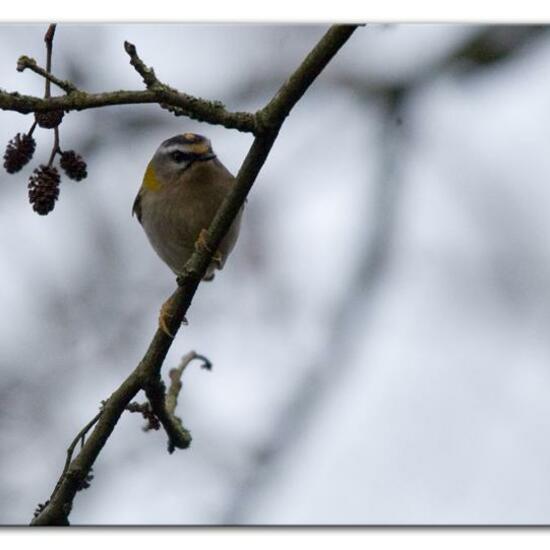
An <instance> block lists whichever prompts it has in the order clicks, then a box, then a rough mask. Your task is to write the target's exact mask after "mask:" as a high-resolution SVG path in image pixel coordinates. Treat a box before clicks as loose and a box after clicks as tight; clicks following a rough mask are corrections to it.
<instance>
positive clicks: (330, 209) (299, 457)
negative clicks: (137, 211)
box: [0, 24, 550, 524]
mask: <svg viewBox="0 0 550 550" xmlns="http://www.w3.org/2000/svg"><path fill="white" fill-rule="evenodd" d="M45 29H46V26H45V25H24V26H23V25H19V26H18V25H9V26H2V27H0V45H1V48H0V64H1V65H0V75H1V79H0V86H1V87H2V88H4V89H7V90H18V91H20V92H25V93H33V94H38V95H40V94H41V93H42V91H43V82H42V81H41V79H40V78H39V77H38V76H36V75H34V74H32V73H30V72H26V73H23V74H21V73H17V72H16V71H15V63H16V60H17V58H18V56H19V55H21V54H28V55H31V56H33V57H36V58H37V59H38V60H39V61H40V62H41V63H43V61H44V46H43V34H44V31H45ZM325 29H326V27H325V26H290V25H287V26H261V25H258V26H238V25H221V26H216V25H206V26H202V25H193V26H191V25H165V26H160V25H99V26H95V25H86V26H82V25H66V24H62V25H60V26H59V27H58V29H57V33H56V37H55V53H54V67H53V71H54V72H55V73H56V74H57V75H59V76H60V77H62V78H70V79H72V80H74V82H75V83H76V84H77V85H78V86H79V87H81V88H83V89H86V90H92V91H103V90H110V89H118V88H132V89H139V88H141V87H142V82H141V80H140V78H139V76H138V75H137V74H136V73H135V71H134V70H133V69H132V68H131V67H130V66H129V64H128V58H127V56H126V54H125V53H124V51H123V48H122V43H123V41H124V40H130V41H131V42H134V43H135V44H136V45H137V47H138V51H139V52H140V54H141V55H142V57H143V59H144V60H145V62H146V63H148V64H150V65H153V66H154V68H155V70H156V72H157V75H158V76H159V77H160V78H161V79H163V80H165V81H166V82H168V83H169V84H171V85H172V86H175V87H178V88H179V89H181V90H184V91H186V92H189V93H192V94H197V95H200V96H204V97H206V98H211V99H220V100H223V101H224V102H225V103H226V104H227V106H228V108H230V109H232V110H254V109H256V108H258V107H260V106H262V105H263V104H264V103H265V102H266V101H267V100H268V99H269V98H270V97H271V96H272V95H273V93H274V92H275V91H276V89H277V88H278V86H279V85H280V83H281V82H282V81H283V80H284V79H285V78H286V76H287V75H288V74H289V73H290V72H291V71H292V70H293V69H294V68H295V67H296V66H297V64H298V63H299V62H300V61H301V59H302V58H303V56H304V55H305V53H306V52H307V51H308V50H309V49H310V48H311V46H312V45H313V44H315V42H316V41H317V40H318V39H319V38H320V36H321V35H322V33H323V32H324V31H325ZM480 37H481V38H482V40H481V42H480V41H479V38H480ZM483 40H484V41H485V42H483ZM477 42H480V43H481V44H482V47H481V48H480V47H478V48H477V49H476V48H475V47H472V44H473V45H474V46H475V44H476V43H477ZM491 48H494V49H495V51H496V52H498V51H499V48H500V49H501V50H502V51H503V52H504V53H503V57H502V59H500V60H495V59H493V58H491V57H490V56H487V55H486V54H487V53H488V52H490V51H491ZM0 116H1V117H2V128H1V132H0V138H1V140H0V141H1V142H2V143H3V144H5V143H7V141H8V140H9V139H10V138H12V137H13V136H14V135H15V133H17V132H18V131H21V132H22V131H25V130H27V129H28V127H29V126H30V124H31V117H29V116H26V117H24V116H22V115H18V114H14V113H4V112H2V113H0ZM183 131H195V132H199V133H203V134H206V135H208V136H209V137H210V138H211V139H212V142H213V145H214V148H215V150H216V151H217V153H218V154H219V156H220V158H221V159H222V161H223V162H224V163H225V164H226V165H227V166H228V168H229V169H230V170H232V171H234V172H235V171H236V170H237V169H238V167H239V165H240V162H241V160H242V158H243V156H244V154H245V153H246V151H247V149H248V147H249V145H250V143H251V137H250V136H249V135H245V134H240V133H238V132H236V131H229V130H225V129H223V128H218V127H210V126H208V125H205V124H199V123H196V122H191V121H188V120H186V119H183V118H175V117H173V116H172V115H171V114H169V113H167V112H165V111H162V110H161V109H160V108H159V107H157V106H131V107H116V108H107V109H100V110H95V111H86V112H82V113H70V114H69V115H68V116H66V118H65V120H64V122H63V125H62V129H61V132H62V146H63V147H65V148H69V149H70V148H74V149H76V150H78V151H80V152H82V153H83V154H84V155H85V157H86V159H87V161H88V168H89V169H88V171H89V177H88V179H87V180H84V181H83V182H80V183H76V182H72V181H70V180H67V179H64V180H63V184H62V189H61V197H60V200H59V202H58V203H57V206H56V208H55V210H54V212H53V213H51V214H50V215H49V216H47V217H45V218H44V217H40V216H37V215H36V214H35V213H34V212H33V211H32V210H31V208H30V206H29V204H28V202H27V191H26V181H27V178H28V176H29V174H30V172H31V170H32V168H33V167H34V166H35V165H36V164H37V163H39V162H44V161H45V160H46V159H47V156H48V154H49V149H50V147H51V139H52V134H51V132H47V131H45V130H38V131H37V133H36V137H37V140H38V143H39V147H38V151H37V154H36V156H35V159H34V160H33V165H32V166H27V167H26V168H25V169H24V170H23V171H22V172H21V173H19V174H17V175H14V176H9V175H7V174H6V173H5V172H4V171H2V175H0V311H1V314H0V329H1V330H0V373H1V383H0V522H1V523H2V524H13V523H15V524H20V523H23V524H25V523H28V522H29V521H30V519H31V518H32V512H33V509H34V508H35V506H36V504H37V503H38V502H43V501H44V500H45V499H46V498H47V497H48V496H49V494H50V492H51V490H52V488H53V485H54V484H55V481H56V480H57V477H58V475H59V473H60V470H61V467H62V465H63V462H64V459H65V449H66V447H67V445H68V443H69V442H70V440H71V439H72V437H73V436H74V435H75V434H76V432H77V431H78V430H79V429H80V428H81V427H82V426H83V425H84V424H85V423H86V422H87V421H88V420H89V419H90V418H91V417H92V416H93V415H94V414H95V413H96V412H97V409H98V406H99V403H100V401H101V400H102V399H105V398H106V397H107V396H108V395H109V394H110V393H111V392H112V390H113V389H114V388H115V387H116V386H117V385H118V384H119V382H120V381H121V380H122V379H123V378H124V377H125V376H126V374H127V373H128V372H129V371H130V370H131V369H132V368H133V367H134V366H135V365H136V363H137V362H138V361H139V359H140V357H141V356H142V354H143V352H144V350H145V349H146V346H147V344H148V342H149V340H150V338H151V336H152V334H153V331H154V329H155V326H156V321H157V314H158V308H159V306H160V304H161V303H162V302H163V300H164V299H165V298H166V297H167V296H168V295H169V294H170V292H171V291H172V289H173V288H174V281H173V277H172V275H171V273H170V271H169V270H168V269H167V268H166V267H165V266H164V265H163V264H162V263H161V262H160V260H158V259H157V257H156V256H155V254H154V252H153V251H152V250H151V249H150V247H149V245H148V243H147V241H146V238H145V236H144V234H143V232H142V230H141V228H140V227H139V224H138V223H137V222H136V221H135V219H132V218H131V217H130V210H131V205H132V202H133V199H134V196H135V194H136V192H137V189H138V187H139V185H140V180H141V177H142V174H143V171H144V168H145V166H146V164H147V162H148V160H149V158H150V157H151V155H152V153H153V152H154V150H155V149H156V147H157V146H158V144H159V143H160V142H161V141H162V140H163V139H165V138H167V137H170V136H172V135H175V134H177V133H181V132H183ZM549 150H550V33H548V32H547V31H546V29H536V28H532V29H526V28H510V27H507V28H498V27H489V28H486V27H477V26H459V25H371V26H368V27H366V28H363V29H360V30H358V31H357V32H356V33H355V35H354V36H353V37H352V38H351V40H350V41H349V43H348V44H347V45H346V46H345V47H344V49H343V50H342V51H341V52H340V53H339V54H338V56H337V57H336V58H335V59H334V61H333V62H332V63H331V65H330V67H329V68H328V69H327V71H326V72H324V73H323V74H322V76H321V77H320V78H319V80H318V81H317V82H316V83H315V85H314V86H313V87H312V88H311V90H310V91H309V92H308V93H307V95H306V96H305V97H304V98H303V100H302V101H301V102H300V103H299V104H298V106H297V107H296V109H295V111H294V112H293V113H292V116H291V117H290V119H289V120H288V121H287V123H286V124H285V126H284V128H283V130H282V132H281V134H280V137H279V139H278V141H277V143H276V145H275V147H274V149H273V152H272V154H271V155H270V157H269V159H268V162H267V163H266V165H265V167H264V169H263V170H262V172H261V176H260V178H259V180H258V182H257V185H256V186H255V187H254V190H253V192H252V194H251V196H250V198H249V202H248V206H247V211H246V216H245V220H244V225H243V229H242V233H241V235H242V236H241V239H240V242H239V244H238V246H237V248H236V250H235V252H234V254H233V256H232V257H231V258H230V261H229V262H228V264H227V267H226V270H225V271H224V272H223V273H222V274H221V276H219V277H218V278H217V279H216V281H215V282H214V283H213V284H210V285H206V284H205V285H201V287H200V289H199V292H198V294H197V296H196V298H195V302H194V304H193V307H192V309H191V311H190V313H189V316H188V317H189V321H190V325H189V327H186V328H185V329H184V330H183V331H182V332H181V333H180V335H179V336H178V338H177V340H176V342H175V344H174V345H173V347H172V350H171V352H170V354H169V357H168V359H167V361H166V367H167V368H168V367H170V366H174V365H176V364H177V363H178V360H179V357H180V356H181V355H183V354H184V353H185V352H187V351H188V350H190V349H195V350H197V351H199V352H201V353H204V354H205V355H207V356H208V357H210V359H211V360H212V361H213V363H214V370H213V372H212V373H207V372H204V371H201V370H200V369H199V368H198V367H197V366H195V368H193V367H192V368H190V369H189V371H188V372H187V373H186V374H185V378H184V388H183V391H182V395H181V399H180V407H179V412H180V413H181V415H182V417H183V419H184V422H185V424H186V425H187V426H188V427H189V429H190V430H191V431H192V434H193V436H194V441H193V444H192V447H191V448H190V449H189V450H187V451H184V452H176V453H175V454H173V455H171V456H170V455H168V453H167V452H166V450H165V445H166V437H165V435H164V434H163V433H162V432H155V433H148V434H144V433H142V432H141V430H140V428H141V426H142V424H143V422H142V420H141V419H140V418H139V417H138V416H137V415H130V414H127V415H125V416H124V417H123V418H122V420H121V422H120V423H119V425H118V426H117V429H116V430H115V432H114V434H113V436H112V437H111V439H110V440H109V443H108V445H107V447H106V448H105V450H104V451H103V452H102V454H101V456H100V458H99V460H98V462H97V464H96V467H95V475H96V478H95V480H94V482H93V484H92V486H91V488H90V489H89V490H87V491H85V492H83V493H80V494H79V495H78V496H77V499H76V501H75V508H74V511H73V513H72V515H71V521H72V522H73V523H74V524H220V523H243V524H258V523H260V524H281V523H282V524H304V523H308V524H309V523H315V524H327V523H330V524H350V523H369V524H372V523H383V524H387V523H392V524H394V523H407V524H410V523H436V524H437V523H546V522H547V521H548V517H549V514H550V491H549V489H550V470H549V462H550V444H549V442H548V433H549V428H550V400H549V398H548V397H549V393H550V338H549V332H550V292H549V290H548V289H549V281H550V246H549V245H548V243H549V237H550V218H549V216H548V210H549V205H550V186H549V177H548V176H549V174H550V155H549Z"/></svg>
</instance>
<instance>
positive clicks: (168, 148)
mask: <svg viewBox="0 0 550 550" xmlns="http://www.w3.org/2000/svg"><path fill="white" fill-rule="evenodd" d="M215 158H216V155H215V154H214V152H213V151H212V145H211V143H210V140H209V139H208V138H206V137H204V136H201V135H199V134H192V133H186V134H180V135H177V136H174V137H172V138H170V139H167V140H165V141H163V142H162V143H161V144H160V146H159V148H158V149H157V150H156V152H155V154H154V155H153V158H152V160H151V162H150V163H149V164H148V166H147V170H146V171H145V175H144V177H143V187H144V188H145V189H147V190H150V191H155V190H158V189H159V188H161V187H162V186H164V185H171V184H173V183H176V182H177V180H178V178H179V177H180V176H181V175H182V174H183V173H184V172H185V171H187V170H188V169H189V168H191V166H193V164H195V163H201V162H205V161H209V160H212V159H215Z"/></svg>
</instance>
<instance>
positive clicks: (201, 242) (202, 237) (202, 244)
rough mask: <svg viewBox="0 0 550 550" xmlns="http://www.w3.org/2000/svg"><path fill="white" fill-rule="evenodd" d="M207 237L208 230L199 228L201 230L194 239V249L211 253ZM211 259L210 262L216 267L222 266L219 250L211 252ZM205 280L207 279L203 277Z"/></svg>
mask: <svg viewBox="0 0 550 550" xmlns="http://www.w3.org/2000/svg"><path fill="white" fill-rule="evenodd" d="M207 239H208V231H207V230H206V229H201V232H200V233H199V236H198V238H197V240H196V241H195V250H197V251H198V252H202V251H203V250H205V251H206V252H208V253H209V254H212V249H211V248H210V247H209V246H208V244H207ZM211 261H212V263H214V264H216V266H217V268H218V269H221V268H222V265H223V256H222V254H221V252H220V251H219V250H217V251H216V252H214V254H212V259H211ZM205 280H209V279H205Z"/></svg>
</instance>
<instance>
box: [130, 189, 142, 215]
mask: <svg viewBox="0 0 550 550" xmlns="http://www.w3.org/2000/svg"><path fill="white" fill-rule="evenodd" d="M142 194H143V189H140V190H139V192H138V194H137V196H136V200H135V201H134V205H133V206H132V216H133V215H134V214H135V215H136V218H137V219H138V222H139V223H141V197H142Z"/></svg>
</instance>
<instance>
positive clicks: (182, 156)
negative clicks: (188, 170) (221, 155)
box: [170, 151, 196, 162]
mask: <svg viewBox="0 0 550 550" xmlns="http://www.w3.org/2000/svg"><path fill="white" fill-rule="evenodd" d="M170 158H171V159H172V160H174V161H176V162H189V161H190V160H193V159H195V158H196V155H195V154H193V153H184V152H183V151H172V152H171V153H170Z"/></svg>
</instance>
